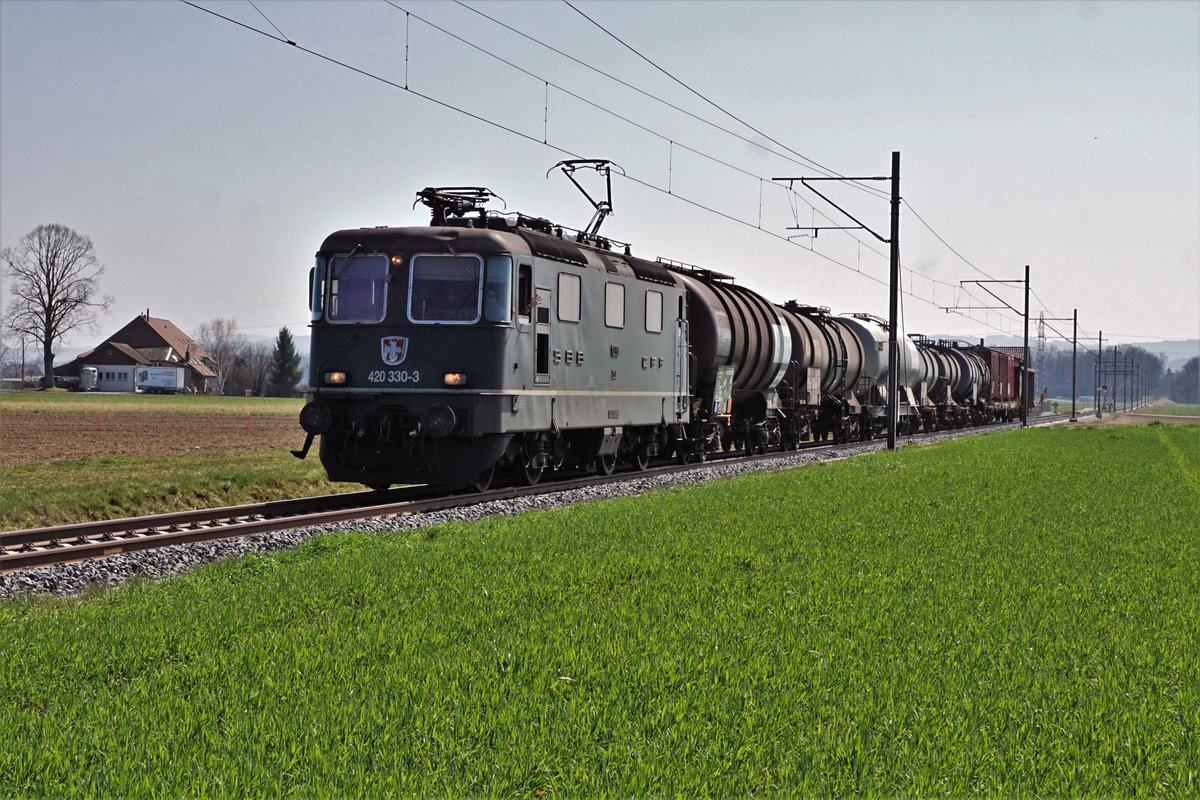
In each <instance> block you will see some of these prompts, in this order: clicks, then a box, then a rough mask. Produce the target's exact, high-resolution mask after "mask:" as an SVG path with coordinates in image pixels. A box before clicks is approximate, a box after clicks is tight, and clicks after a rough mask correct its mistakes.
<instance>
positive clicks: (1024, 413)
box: [1021, 264, 1033, 428]
mask: <svg viewBox="0 0 1200 800" xmlns="http://www.w3.org/2000/svg"><path fill="white" fill-rule="evenodd" d="M1024 369H1025V375H1024V377H1022V378H1021V395H1022V396H1021V427H1022V428H1028V427H1029V401H1030V400H1032V399H1033V394H1032V393H1031V392H1030V389H1031V388H1032V387H1030V386H1029V265H1028V264H1026V265H1025V364H1024Z"/></svg>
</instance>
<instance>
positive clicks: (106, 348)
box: [54, 311, 216, 392]
mask: <svg viewBox="0 0 1200 800" xmlns="http://www.w3.org/2000/svg"><path fill="white" fill-rule="evenodd" d="M214 366H215V364H214V362H213V360H212V358H211V357H210V356H209V355H208V353H206V352H204V350H202V349H201V348H200V346H199V345H198V344H196V342H195V341H193V340H192V337H190V336H188V335H187V334H186V333H184V332H183V331H181V330H180V329H179V328H178V327H176V326H175V323H173V322H171V321H170V320H166V319H159V318H157V317H152V316H150V312H148V311H147V312H146V313H145V314H141V315H139V316H136V317H134V318H133V320H132V321H131V322H130V323H129V324H128V325H126V326H125V327H124V328H121V330H119V331H117V332H116V333H114V334H113V335H112V336H110V337H108V338H107V339H105V340H104V341H103V342H101V343H100V344H98V345H97V346H96V347H95V348H93V349H92V350H88V351H87V352H85V353H80V354H79V355H78V356H77V357H76V358H75V360H74V361H71V362H69V363H67V364H64V365H63V366H61V367H55V369H54V377H55V378H56V379H58V378H65V379H67V380H69V381H71V382H75V381H77V380H78V379H79V372H80V370H81V369H83V368H84V367H95V368H96V371H97V372H98V373H99V374H98V375H97V383H96V388H97V389H99V390H100V391H102V392H132V391H135V389H136V380H137V371H138V370H139V368H140V369H143V370H144V369H145V368H148V367H175V368H179V369H181V370H182V371H183V389H184V391H189V392H204V391H205V390H206V389H207V386H208V379H209V378H212V377H215V376H216V372H214V370H213V367H214Z"/></svg>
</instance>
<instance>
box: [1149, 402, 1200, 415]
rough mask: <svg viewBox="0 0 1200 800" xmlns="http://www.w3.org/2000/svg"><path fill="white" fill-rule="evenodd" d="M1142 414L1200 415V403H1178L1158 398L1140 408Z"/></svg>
mask: <svg viewBox="0 0 1200 800" xmlns="http://www.w3.org/2000/svg"><path fill="white" fill-rule="evenodd" d="M1138 412H1139V413H1141V414H1165V415H1171V416H1178V417H1200V405H1195V404H1187V403H1176V402H1175V401H1174V400H1157V401H1155V402H1153V403H1151V404H1150V405H1148V406H1145V407H1143V408H1139V409H1138Z"/></svg>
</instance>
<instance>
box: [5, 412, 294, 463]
mask: <svg viewBox="0 0 1200 800" xmlns="http://www.w3.org/2000/svg"><path fill="white" fill-rule="evenodd" d="M303 443H304V431H303V430H302V429H301V428H300V423H299V421H298V420H297V419H296V418H295V417H283V416H253V415H251V416H230V415H200V414H161V413H140V412H115V413H111V414H103V415H100V414H88V413H74V412H71V413H61V412H58V411H55V412H52V413H42V412H27V411H8V410H5V411H4V412H3V413H0V467H17V466H20V465H22V464H32V463H45V462H47V461H56V460H59V459H68V458H84V457H87V456H111V455H181V454H184V453H232V452H240V451H245V450H266V449H271V448H288V449H292V448H298V447H299V446H300V445H301V444H303Z"/></svg>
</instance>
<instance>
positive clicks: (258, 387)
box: [243, 342, 271, 397]
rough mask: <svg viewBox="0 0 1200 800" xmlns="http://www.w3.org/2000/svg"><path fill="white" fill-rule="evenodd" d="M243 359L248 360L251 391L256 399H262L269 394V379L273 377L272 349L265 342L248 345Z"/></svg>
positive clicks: (247, 367)
mask: <svg viewBox="0 0 1200 800" xmlns="http://www.w3.org/2000/svg"><path fill="white" fill-rule="evenodd" d="M243 357H244V358H245V359H246V370H247V376H248V377H249V379H250V389H251V390H252V391H253V392H254V396H255V397H262V396H263V395H264V394H266V392H267V379H268V378H269V377H270V376H271V348H270V347H268V346H267V344H266V343H265V342H259V343H258V344H253V345H248V346H247V347H246V349H245V351H244V353H243Z"/></svg>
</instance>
